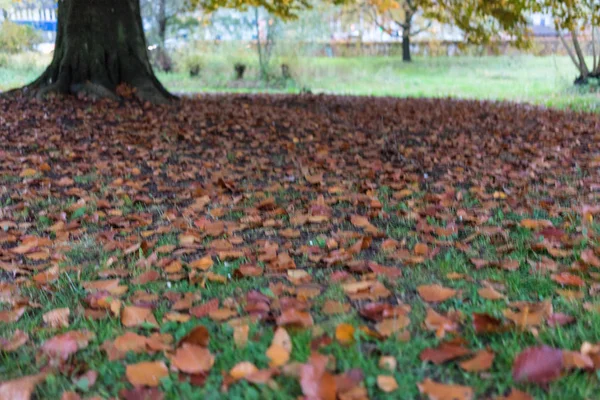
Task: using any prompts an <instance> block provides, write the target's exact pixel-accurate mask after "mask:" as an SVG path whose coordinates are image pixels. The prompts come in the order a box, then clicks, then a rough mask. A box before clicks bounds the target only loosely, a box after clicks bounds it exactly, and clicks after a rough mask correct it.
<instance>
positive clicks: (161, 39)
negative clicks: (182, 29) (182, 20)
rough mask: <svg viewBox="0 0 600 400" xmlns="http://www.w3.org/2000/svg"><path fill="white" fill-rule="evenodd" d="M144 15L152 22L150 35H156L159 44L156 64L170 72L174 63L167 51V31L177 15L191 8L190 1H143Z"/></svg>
mask: <svg viewBox="0 0 600 400" xmlns="http://www.w3.org/2000/svg"><path fill="white" fill-rule="evenodd" d="M141 6H142V15H143V16H145V17H147V19H148V20H150V21H152V28H151V30H150V34H151V35H152V34H154V36H155V38H156V39H157V40H156V43H157V46H158V47H157V49H156V57H155V59H156V63H155V65H157V66H158V68H160V69H161V70H163V71H167V72H168V71H170V70H171V68H172V64H173V63H172V61H171V58H170V57H169V54H168V51H167V43H166V41H167V31H168V29H169V26H170V25H171V23H172V22H173V21H174V20H175V18H177V15H178V14H179V13H181V12H182V11H184V10H187V9H189V8H190V6H191V3H190V1H189V0H142V1H141Z"/></svg>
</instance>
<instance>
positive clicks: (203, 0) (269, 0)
mask: <svg viewBox="0 0 600 400" xmlns="http://www.w3.org/2000/svg"><path fill="white" fill-rule="evenodd" d="M348 1H351V0H328V1H327V2H329V3H331V4H343V3H347V2H348ZM315 3H316V2H315V1H311V0H191V1H190V4H191V6H192V7H200V8H202V9H203V10H205V11H207V12H209V13H210V12H213V11H216V10H217V9H219V8H235V9H238V10H247V9H248V7H263V8H264V9H265V10H267V12H268V13H269V14H273V15H274V16H276V17H279V18H281V19H284V20H293V19H296V18H298V14H299V13H300V12H301V11H304V10H308V9H311V8H312V7H313V5H315Z"/></svg>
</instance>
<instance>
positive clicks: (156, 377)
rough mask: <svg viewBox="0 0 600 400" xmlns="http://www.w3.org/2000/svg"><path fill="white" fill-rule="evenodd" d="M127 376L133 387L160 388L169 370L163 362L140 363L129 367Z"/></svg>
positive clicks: (126, 372)
mask: <svg viewBox="0 0 600 400" xmlns="http://www.w3.org/2000/svg"><path fill="white" fill-rule="evenodd" d="M125 376H127V380H128V381H129V383H131V384H132V385H133V386H158V385H159V384H160V380H161V379H162V378H165V377H167V376H169V370H168V369H167V366H166V365H165V363H164V362H162V361H152V362H140V363H137V364H130V365H127V369H126V371H125Z"/></svg>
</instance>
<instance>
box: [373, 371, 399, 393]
mask: <svg viewBox="0 0 600 400" xmlns="http://www.w3.org/2000/svg"><path fill="white" fill-rule="evenodd" d="M377 387H379V389H381V391H383V392H385V393H391V392H393V391H395V390H396V389H398V382H396V378H394V377H393V376H391V375H377Z"/></svg>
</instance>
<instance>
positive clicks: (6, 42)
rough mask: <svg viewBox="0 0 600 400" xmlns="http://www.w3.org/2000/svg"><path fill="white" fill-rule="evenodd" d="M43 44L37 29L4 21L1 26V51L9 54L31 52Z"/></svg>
mask: <svg viewBox="0 0 600 400" xmlns="http://www.w3.org/2000/svg"><path fill="white" fill-rule="evenodd" d="M40 42H41V38H40V36H39V35H38V33H37V32H36V31H35V29H33V28H31V27H29V26H23V25H18V24H15V23H14V22H11V21H4V22H3V23H2V25H0V51H3V52H7V53H18V52H20V51H24V50H30V49H32V48H33V46H35V45H36V44H38V43H40Z"/></svg>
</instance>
